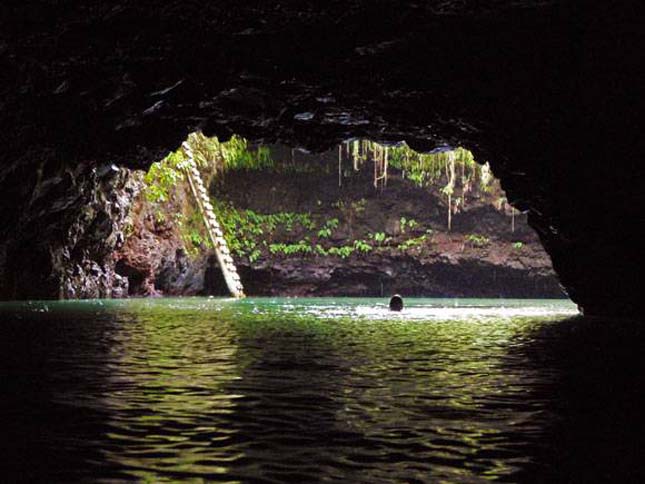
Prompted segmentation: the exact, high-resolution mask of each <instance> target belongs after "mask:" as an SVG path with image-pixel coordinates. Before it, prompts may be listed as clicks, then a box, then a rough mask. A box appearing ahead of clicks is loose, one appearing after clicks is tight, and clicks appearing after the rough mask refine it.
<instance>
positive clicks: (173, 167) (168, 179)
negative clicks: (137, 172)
mask: <svg viewBox="0 0 645 484" xmlns="http://www.w3.org/2000/svg"><path fill="white" fill-rule="evenodd" d="M182 160H183V158H182V155H181V154H180V153H179V152H177V153H171V154H169V155H168V156H167V157H166V158H164V159H163V160H161V161H158V162H156V163H153V164H152V165H151V166H150V169H149V170H148V173H146V175H145V177H144V178H143V181H144V183H145V187H144V192H145V196H146V199H147V200H148V201H149V202H151V203H164V202H167V201H168V200H169V198H170V193H171V192H172V190H174V188H175V186H176V185H177V183H179V182H180V181H182V180H183V179H184V175H183V173H182V172H181V171H180V170H179V169H178V166H180V164H181V162H182Z"/></svg>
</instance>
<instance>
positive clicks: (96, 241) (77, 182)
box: [0, 160, 141, 299]
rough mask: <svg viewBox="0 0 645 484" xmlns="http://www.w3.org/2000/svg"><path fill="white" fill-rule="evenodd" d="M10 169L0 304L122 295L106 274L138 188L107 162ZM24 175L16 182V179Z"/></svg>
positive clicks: (122, 284) (116, 280) (0, 250)
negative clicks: (11, 190) (11, 206)
mask: <svg viewBox="0 0 645 484" xmlns="http://www.w3.org/2000/svg"><path fill="white" fill-rule="evenodd" d="M21 168H22V167H20V166H16V167H14V170H15V171H14V172H12V173H9V174H8V176H12V177H14V180H13V187H14V190H15V191H17V192H18V194H16V193H15V192H14V193H12V195H15V198H13V200H12V199H7V200H5V201H6V202H9V203H11V202H12V201H13V202H14V203H15V201H16V200H20V199H19V198H18V196H17V195H22V196H24V199H23V201H26V200H28V201H27V202H26V203H25V204H24V205H19V206H18V207H15V208H14V209H13V210H7V211H6V212H5V216H6V215H10V216H11V224H10V225H7V226H3V229H4V230H3V235H4V237H3V238H2V241H3V242H2V244H1V245H0V254H1V257H0V268H1V269H2V279H1V281H2V283H1V284H0V295H1V296H2V297H3V298H4V299H41V298H43V299H49V298H52V297H63V298H95V297H123V296H126V295H127V294H128V280H127V278H123V277H121V276H120V275H119V274H117V273H116V272H115V271H114V258H113V253H114V252H115V250H117V249H118V248H119V247H120V246H121V245H122V244H123V242H124V240H125V235H124V233H123V228H124V222H125V219H126V217H127V215H128V212H129V210H130V206H131V204H132V202H133V200H134V198H135V197H136V195H137V193H138V191H139V189H140V187H141V186H140V183H139V182H138V181H137V179H136V177H132V176H131V174H130V171H129V170H127V169H123V168H119V167H117V166H116V165H113V164H97V165H95V166H92V165H85V164H79V165H76V166H73V167H69V166H67V165H61V164H57V163H55V162H54V161H52V160H45V161H43V162H42V163H40V164H39V165H37V169H36V170H34V172H31V171H30V172H27V173H22V170H21ZM23 175H24V176H23Z"/></svg>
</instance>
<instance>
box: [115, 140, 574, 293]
mask: <svg viewBox="0 0 645 484" xmlns="http://www.w3.org/2000/svg"><path fill="white" fill-rule="evenodd" d="M333 153H334V150H332V152H331V153H328V154H327V156H323V155H321V156H315V157H308V161H309V163H311V162H317V164H316V165H314V166H311V165H308V166H309V169H308V170H305V171H304V172H300V173H288V174H285V173H276V172H271V171H269V172H263V171H256V172H249V171H238V172H228V173H226V174H223V175H221V176H220V177H214V178H213V179H212V184H211V195H213V196H214V199H215V200H217V201H218V202H219V203H223V204H225V205H227V206H230V207H235V209H236V210H239V211H238V212H237V216H236V217H239V216H240V214H243V213H245V212H244V210H247V209H248V210H251V212H252V213H253V214H255V215H254V217H255V219H257V217H259V216H260V214H272V215H274V216H276V215H278V214H282V215H289V217H290V218H291V219H293V220H296V219H297V218H298V216H302V215H307V219H308V220H309V222H308V223H309V224H311V226H310V227H309V228H307V227H305V226H303V225H301V224H300V223H298V222H293V223H292V224H289V225H282V224H278V225H277V227H276V229H275V230H274V229H267V227H264V230H269V231H266V232H265V231H264V230H262V229H261V226H260V225H258V226H254V229H253V230H251V232H252V233H255V234H256V235H254V236H252V237H249V238H247V239H245V242H246V243H249V242H250V243H251V244H253V246H254V247H256V248H258V249H259V252H258V254H259V257H258V259H257V260H251V259H250V258H249V257H248V254H247V255H241V254H239V253H237V252H236V253H234V256H235V262H236V265H237V267H238V269H239V270H240V274H241V278H242V282H243V284H244V289H245V292H246V294H248V295H251V296H284V295H288V296H384V295H388V294H392V293H395V292H399V293H401V294H404V295H406V296H430V297H507V298H512V297H519V298H530V297H533V298H542V297H563V296H564V293H563V291H562V289H561V287H560V285H559V284H558V280H557V277H556V276H555V274H554V272H553V270H552V268H551V264H550V260H549V257H548V255H547V254H546V253H545V252H544V250H543V249H542V247H541V246H540V243H539V240H538V238H537V236H536V234H535V233H534V232H533V231H532V230H531V229H530V228H529V227H528V226H527V224H526V216H525V215H521V214H516V215H514V216H513V215H510V214H509V213H506V212H505V211H504V210H502V209H500V208H498V207H496V206H495V205H494V201H496V200H497V198H498V197H499V195H500V194H499V192H498V189H497V188H496V187H494V186H490V187H488V188H487V190H488V191H484V190H482V191H480V190H472V191H471V192H469V193H468V195H467V196H466V200H467V201H464V202H463V203H464V205H463V206H462V207H461V208H460V209H459V210H458V211H457V212H456V213H454V214H453V217H452V230H451V231H448V230H447V226H446V223H447V220H446V210H447V206H446V202H445V200H444V199H443V198H445V197H443V198H442V196H441V184H437V185H436V186H433V187H427V188H420V187H418V186H416V185H415V184H414V183H413V182H411V181H409V180H406V179H403V178H402V177H401V174H400V172H397V171H396V170H391V171H390V176H389V181H388V186H387V188H384V189H381V188H380V189H378V190H375V189H374V187H373V185H372V179H371V173H370V172H371V170H370V169H369V167H367V168H368V169H364V170H361V171H354V170H353V169H350V173H348V174H347V176H346V177H345V178H344V179H343V180H342V183H341V186H339V184H338V178H337V175H336V174H335V173H334V171H335V166H334V164H333V163H332V165H331V166H332V167H333V168H334V169H333V170H325V169H324V168H327V167H328V166H329V161H332V162H333V161H335V159H334V156H331V155H333ZM276 156H280V154H279V152H277V153H276ZM287 156H288V155H287ZM326 158H331V160H330V159H326ZM302 162H303V163H304V162H305V160H302ZM321 169H322V171H321ZM294 187H298V189H294ZM339 200H342V201H344V203H345V204H346V205H347V206H349V205H352V204H354V205H355V206H360V210H357V212H356V213H354V212H352V213H351V215H350V214H348V213H344V212H343V210H346V209H343V210H341V209H340V208H339V206H338V201H339ZM228 210H230V209H228ZM177 214H181V216H179V217H178V216H177ZM195 215H196V212H195V206H194V202H193V201H192V198H191V195H190V191H189V190H188V187H186V186H185V183H181V184H179V185H178V187H177V189H176V191H175V192H174V194H173V196H172V197H171V199H170V200H169V201H168V202H167V203H165V204H164V205H161V206H160V205H154V204H151V203H149V202H147V201H146V198H145V197H144V196H139V197H138V199H137V201H136V202H135V204H134V208H133V210H132V212H131V214H130V219H129V222H128V224H129V225H130V227H131V229H130V230H128V234H129V235H128V238H127V240H126V242H125V244H124V246H123V248H122V249H121V250H120V251H119V252H118V253H117V254H116V256H115V258H116V260H117V264H116V271H117V273H119V274H120V275H122V276H123V277H126V278H127V279H128V280H129V295H130V296H151V295H173V296H177V295H190V296H193V295H227V294H228V291H227V289H226V285H225V283H224V280H223V277H222V274H221V272H220V270H219V268H218V267H217V264H216V261H215V258H214V257H213V256H212V254H211V251H210V250H209V249H208V248H207V247H206V246H204V245H202V246H200V247H194V246H193V245H192V244H191V243H190V242H188V241H187V240H186V238H182V229H181V224H179V223H177V222H176V221H177V220H183V221H185V220H187V219H188V218H190V217H194V216H195ZM229 216H230V215H229ZM402 216H404V217H406V219H405V220H406V221H408V220H409V221H413V223H414V228H410V227H408V228H407V229H406V228H402V226H401V219H400V217H402ZM197 218H198V220H199V217H197ZM236 219H237V218H236ZM332 219H333V220H336V222H337V223H338V226H337V228H335V229H334V230H333V231H330V234H329V235H328V236H324V237H320V236H317V235H316V233H317V231H318V229H319V228H321V227H323V226H324V223H325V222H326V221H329V220H332ZM237 220H238V222H239V219H237ZM339 220H340V221H339ZM238 222H236V223H238ZM220 223H223V220H222V219H220ZM236 226H237V225H236ZM249 229H250V226H246V227H245V228H243V227H242V226H237V230H238V231H239V232H238V233H236V237H238V238H239V237H242V236H243V235H242V234H244V233H247V232H248V231H249ZM257 229H260V230H257ZM184 230H185V228H184ZM382 231H384V232H382ZM374 233H381V234H382V235H383V238H384V239H385V237H387V241H384V243H379V242H377V241H375V240H374V239H373V238H370V234H372V236H373V234H374ZM257 234H261V235H257ZM184 235H185V234H184ZM202 236H205V234H203V233H202ZM357 240H363V241H364V242H365V243H369V244H371V245H370V250H369V251H367V252H360V251H358V250H355V251H354V252H353V253H352V254H351V255H350V256H348V257H340V256H334V255H320V254H319V253H308V254H295V255H287V254H285V253H280V252H275V253H274V252H272V251H270V250H269V244H270V243H273V242H280V243H284V244H295V243H298V242H299V241H306V243H307V244H309V245H310V246H314V245H316V244H322V245H323V246H325V247H327V248H330V247H336V248H338V247H343V246H344V247H353V246H354V243H355V241H357ZM406 241H413V242H414V244H409V248H406V249H401V246H400V244H405V243H406ZM187 242H188V243H189V246H188V248H187V247H186V246H185V244H186V243H187ZM188 251H190V252H191V253H190V254H189V253H188Z"/></svg>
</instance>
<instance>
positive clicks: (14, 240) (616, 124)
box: [0, 0, 645, 315]
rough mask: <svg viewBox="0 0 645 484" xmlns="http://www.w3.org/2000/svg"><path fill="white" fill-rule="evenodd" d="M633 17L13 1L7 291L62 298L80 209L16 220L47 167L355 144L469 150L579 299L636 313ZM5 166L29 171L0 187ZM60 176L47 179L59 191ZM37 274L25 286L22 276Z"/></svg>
mask: <svg viewBox="0 0 645 484" xmlns="http://www.w3.org/2000/svg"><path fill="white" fill-rule="evenodd" d="M641 11H642V5H641V3H639V2H636V1H628V2H622V3H621V5H620V6H617V5H614V4H610V3H606V2H605V3H602V2H595V3H589V4H586V5H585V6H580V5H579V4H575V3H571V4H568V3H565V4H563V3H562V2H544V1H531V0H526V1H508V2H504V1H491V2H479V1H450V0H449V1H445V2H416V3H414V2H413V3H410V2H403V3H402V2H398V1H396V2H395V1H389V0H386V1H383V2H372V1H363V0H355V1H351V2H329V3H326V4H325V5H323V6H321V5H320V4H319V3H315V2H307V1H305V2H301V1H298V2H295V1H286V2H280V4H268V3H262V2H235V4H234V5H233V4H232V3H230V2H226V1H216V2H209V3H207V4H195V3H191V2H181V1H174V2H170V3H168V2H156V1H152V2H133V1H119V2H116V3H115V2H112V3H110V4H106V3H101V2H96V1H93V0H84V1H76V2H68V3H66V4H65V5H64V6H63V5H61V3H60V2H51V1H40V2H28V3H24V4H22V5H20V6H9V7H7V8H5V9H3V12H2V16H0V67H1V69H0V80H1V82H0V133H2V134H3V135H4V140H3V141H4V143H3V159H4V161H3V167H2V173H3V174H1V175H0V180H1V183H2V191H3V198H5V197H7V196H9V197H13V195H14V194H15V193H16V192H21V191H25V190H26V192H27V193H26V194H24V193H23V195H25V196H22V197H16V198H11V199H10V200H8V201H7V199H6V198H5V200H3V207H2V212H1V215H0V217H1V219H0V220H1V222H2V230H3V238H2V240H3V246H4V247H5V248H4V249H3V251H4V258H5V260H8V261H10V262H11V264H13V265H12V266H11V267H10V266H9V265H7V266H6V267H5V272H6V273H7V274H8V282H5V285H6V286H8V287H9V289H8V290H6V291H5V292H4V293H3V294H4V295H6V296H8V297H26V296H28V295H29V294H35V293H38V294H40V295H42V296H43V297H44V296H47V297H56V296H57V295H58V294H59V292H60V291H59V289H60V288H59V284H58V282H56V281H55V280H56V278H55V277H54V278H53V279H52V278H50V277H49V276H48V274H51V273H52V272H51V271H52V269H51V268H50V267H49V265H51V264H58V262H56V261H55V260H53V259H56V260H58V259H57V258H56V257H54V258H53V259H52V257H50V255H49V248H48V247H46V246H47V245H49V243H50V242H51V245H53V246H54V247H57V246H59V245H60V243H59V240H61V238H62V237H63V235H62V233H66V232H67V230H68V229H69V227H70V226H71V225H74V224H73V222H70V220H79V218H82V216H81V214H82V212H83V211H84V210H85V206H84V205H83V200H84V199H82V198H81V199H78V200H76V201H74V202H73V203H72V204H71V205H69V206H67V208H66V209H65V210H64V211H63V212H64V213H63V212H59V213H57V215H56V216H55V217H51V218H50V219H49V220H42V224H40V225H37V224H19V225H20V226H17V225H16V219H17V218H21V219H22V218H25V219H29V218H31V217H30V216H29V215H26V214H29V213H31V208H30V196H29V193H28V192H29V190H30V187H32V186H33V184H30V183H31V182H30V180H32V179H33V177H34V176H35V173H36V172H37V170H38V163H39V162H40V161H42V160H43V159H46V158H51V157H52V154H53V158H55V159H56V160H59V161H60V162H61V163H65V164H66V170H71V171H72V172H75V171H76V170H80V171H81V172H85V171H86V170H88V169H89V167H90V166H91V165H90V163H88V160H95V161H96V162H97V163H110V162H114V163H117V164H125V165H128V166H131V167H134V166H143V165H146V164H147V163H149V162H150V161H152V160H155V159H159V158H160V157H161V155H162V154H164V153H165V152H166V151H167V150H168V149H174V148H176V147H177V146H178V145H179V143H180V141H181V140H182V139H184V138H185V136H186V135H187V133H188V132H190V131H194V130H196V129H202V130H203V131H204V132H205V133H206V134H209V135H210V134H216V135H218V136H219V137H220V138H222V139H226V138H227V137H228V135H230V134H231V133H233V132H236V133H239V134H241V135H242V136H245V137H246V138H249V139H255V140H261V139H264V140H276V139H279V140H282V141H283V142H285V144H289V145H292V146H304V147H307V148H310V149H323V148H325V147H328V146H331V145H333V144H335V143H336V142H337V141H339V140H341V139H345V138H348V137H352V136H363V137H367V138H371V139H374V140H382V141H388V140H391V141H396V140H401V139H405V140H407V141H408V142H409V144H410V145H411V146H412V147H415V148H420V149H431V148H433V147H435V146H436V145H438V144H443V143H448V144H452V145H462V146H466V147H468V148H470V149H472V150H473V151H474V152H475V155H476V158H477V159H479V160H488V161H490V163H491V165H492V167H493V171H494V172H495V174H496V175H497V176H498V177H499V178H500V179H501V180H502V183H503V186H504V189H505V190H506V192H507V194H508V196H509V199H510V200H511V202H512V203H513V204H515V206H516V207H518V208H520V209H522V210H528V211H529V223H530V224H531V226H532V227H534V228H535V229H536V230H537V231H538V233H539V236H540V238H541V240H542V242H543V244H544V246H545V248H546V249H547V251H548V253H549V254H550V256H551V257H552V259H553V265H554V268H555V269H556V271H557V272H558V274H559V276H560V278H561V281H562V283H563V284H564V285H565V286H566V288H567V291H568V293H569V294H570V296H571V297H572V298H573V300H574V301H576V302H577V303H579V304H580V305H581V306H583V307H584V308H585V310H586V311H587V312H589V313H596V314H602V313H606V314H611V315H615V314H625V315H635V314H639V313H640V314H642V310H643V309H644V308H643V298H642V297H641V295H640V287H641V284H640V282H641V275H640V271H639V269H638V268H639V267H641V266H643V265H645V264H644V262H645V261H644V260H643V257H644V256H643V252H642V250H641V244H640V239H639V235H637V234H638V233H639V230H637V227H635V226H634V224H635V223H636V224H638V226H640V225H642V223H641V222H640V220H641V217H640V211H641V207H642V206H643V193H645V190H643V189H642V181H641V180H642V176H640V175H641V172H642V169H641V168H640V165H639V164H638V163H637V162H635V161H634V160H637V159H638V156H639V153H640V151H641V150H640V149H639V148H638V140H640V138H641V136H640V133H639V129H640V126H641V122H640V116H641V114H640V111H639V110H638V109H637V108H636V103H635V102H634V100H636V99H638V98H639V94H640V90H641V79H640V78H641V77H642V76H641V75H640V73H641V72H642V55H641V52H640V50H639V48H638V47H637V46H638V45H640V42H639V41H638V38H640V35H641V33H640V32H641V25H640V21H639V19H640V17H641V16H640V15H639V14H640V12H641ZM8 166H9V167H11V166H14V167H16V168H15V170H14V171H15V172H21V173H22V175H23V176H20V177H18V178H16V177H6V176H4V172H6V170H7V169H9V170H11V169H12V168H7V167H8ZM56 173H58V171H52V172H47V173H45V174H44V178H43V180H44V181H45V182H47V181H51V183H52V184H53V185H55V184H58V183H59V182H58V181H57V180H58V179H57V178H56ZM61 182H62V181H61ZM14 184H19V185H20V187H18V186H14ZM55 201H56V197H54V196H52V198H51V199H49V202H48V203H50V204H54V203H55ZM83 233H84V234H86V232H83ZM41 237H46V238H48V239H49V238H51V240H48V241H47V242H40V243H39V244H38V243H37V242H38V239H39V238H41ZM30 244H35V245H34V248H33V249H30V248H29V247H30ZM99 245H100V244H99ZM43 246H45V247H43ZM53 250H54V251H56V250H58V249H53ZM16 251H18V252H16ZM20 251H23V252H20ZM25 252H26V253H29V254H32V255H33V257H26V256H25ZM99 252H101V250H99ZM16 256H19V257H16ZM78 257H79V258H78V259H76V256H75V255H73V256H72V259H70V263H71V264H72V265H74V264H76V265H77V266H83V263H81V262H82V260H83V259H82V256H80V255H79V256H78ZM37 273H40V275H39V276H38V279H37V280H38V281H39V283H38V284H37V286H38V289H34V284H33V282H34V281H35V280H36V279H33V278H32V276H24V277H23V276H22V274H34V277H35V274H37ZM59 282H60V281H59Z"/></svg>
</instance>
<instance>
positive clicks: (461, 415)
mask: <svg viewBox="0 0 645 484" xmlns="http://www.w3.org/2000/svg"><path fill="white" fill-rule="evenodd" d="M386 303H387V301H381V300H366V299H342V300H338V299H335V300H334V299H248V300H244V301H232V300H221V299H220V300H217V299H182V300H177V299H175V300H133V301H90V302H67V303H47V304H45V303H32V304H4V305H2V306H1V307H0V315H1V316H2V321H3V322H2V324H1V325H0V337H1V338H2V343H0V344H1V349H2V353H1V355H2V356H0V363H1V364H2V366H1V367H0V368H1V373H0V374H1V375H2V381H3V382H6V383H5V386H6V392H5V394H4V396H3V397H2V399H1V400H0V401H1V403H0V405H1V406H0V409H1V410H2V419H3V421H2V426H3V428H4V429H6V431H5V435H6V437H8V438H9V442H10V445H9V446H7V448H8V449H9V451H8V453H6V455H5V459H6V462H5V463H4V464H5V465H4V468H5V469H6V474H5V475H6V476H7V477H11V478H18V477H21V478H27V479H34V480H73V479H81V480H82V479H88V478H103V479H108V480H109V479H127V478H130V479H132V478H135V479H140V480H150V481H155V482H158V481H164V480H169V481H172V480H177V479H190V478H205V479H207V480H209V481H211V480H213V481H218V480H221V481H227V482H230V481H243V482H247V481H254V482H255V481H264V482H284V481H294V482H313V481H319V480H338V481H345V482H428V481H442V480H443V481H449V482H465V481H472V480H480V479H488V478H502V479H506V480H511V481H512V480H529V479H537V478H549V479H555V478H558V477H562V476H564V475H567V477H568V478H571V477H575V475H574V474H575V472H576V469H577V467H576V461H575V458H579V456H580V453H578V452H576V451H573V450H572V449H571V447H574V448H575V445H574V444H575V442H573V441H572V440H575V439H576V438H577V435H578V434H579V433H580V432H581V429H582V428H583V427H584V425H583V424H581V422H580V421H579V419H577V417H579V416H578V415H577V414H576V412H575V411H574V410H575V408H577V407H575V406H576V405H578V403H577V402H578V399H579V396H580V395H579V392H578V393H575V394H570V395H569V394H566V395H565V393H566V392H565V391H564V390H565V389H566V388H567V387H566V386H563V385H564V383H563V382H566V384H567V385H572V383H571V381H569V379H570V377H571V375H575V372H576V371H580V370H581V368H582V367H583V366H584V365H585V364H587V363H586V361H585V360H584V355H583V356H581V357H582V358H583V360H582V362H581V361H577V360H575V361H574V362H573V364H572V363H571V361H570V359H569V356H570V354H569V351H570V348H569V347H568V346H566V345H570V346H575V345H576V344H578V341H579V340H580V339H579V338H575V342H573V341H572V339H571V334H584V335H586V337H587V340H585V341H586V343H587V345H586V346H585V345H584V344H583V345H582V346H580V348H581V351H583V352H585V354H587V356H588V353H589V351H592V352H593V351H596V356H598V354H599V353H598V352H597V350H594V348H595V347H594V345H593V344H592V343H591V342H593V341H595V340H594V337H593V336H589V333H585V332H584V331H588V328H593V327H594V324H595V325H596V326H598V323H589V322H587V321H585V320H583V319H582V318H571V316H573V315H575V314H576V312H575V308H574V306H573V305H571V303H568V302H564V301H552V300H550V301H504V302H500V301H498V300H495V301H492V300H462V301H455V300H410V301H406V303H407V306H406V309H405V311H404V312H403V313H400V314H392V313H389V312H388V311H387V306H386ZM567 317H568V318H569V319H566V318H567ZM602 327H606V326H602ZM580 328H587V329H585V330H581V329H580ZM576 331H582V333H576ZM612 334H615V333H612ZM605 336H606V335H605ZM609 339H610V338H609ZM630 341H632V342H633V341H634V340H633V339H630ZM563 345H565V346H564V347H563ZM621 345H623V346H624V345H625V341H622V340H621ZM605 356H606V355H605ZM600 361H601V362H604V363H606V362H605V361H604V360H603V359H602V358H601V360H600ZM614 363H615V361H614ZM623 363H625V362H623ZM597 365H598V362H597V361H596V363H595V364H594V365H592V366H593V367H594V368H595V369H596V370H599V368H597ZM611 378H614V380H615V376H612V377H610V376H609V375H606V374H605V375H602V378H601V379H600V381H598V382H597V386H598V388H597V389H596V391H599V389H600V388H603V385H604V384H606V383H607V382H608V381H609V380H611ZM590 381H594V382H595V380H594V379H593V378H591V380H590ZM583 383H584V382H583ZM576 385H577V386H578V387H580V386H581V382H580V379H579V378H577V379H576V381H575V382H574V384H573V385H572V388H575V387H576ZM578 390H580V391H583V390H587V391H588V390H589V388H587V386H585V385H582V388H578ZM563 395H565V396H564V397H563ZM604 396H605V397H607V395H604ZM590 397H591V396H590ZM596 403H599V402H598V401H597V402H596ZM605 403H606V402H602V404H603V405H605ZM571 405H573V406H574V407H575V408H574V409H573V410H572V408H571ZM592 408H596V407H594V406H593V405H592ZM596 419H597V421H600V420H601V419H600V418H599V417H597V416H596ZM585 422H586V421H585ZM622 423H623V424H627V422H624V421H623V422H622ZM632 437H634V436H632ZM560 438H562V439H564V440H560ZM554 439H556V440H555V441H554ZM567 439H568V440H567ZM592 440H593V438H592ZM558 442H566V443H567V446H566V448H565V447H559V446H558ZM633 444H634V440H633V439H632V440H631V441H629V442H624V443H623V445H622V446H621V447H620V448H621V449H623V450H622V451H621V453H620V455H621V456H622V457H623V460H625V459H629V449H631V447H630V445H633ZM586 445H587V449H586V453H585V455H587V456H589V455H593V452H594V450H598V449H595V448H594V446H593V445H590V444H588V443H587V444H586ZM636 455H637V454H636V453H634V455H633V456H632V457H635V456H636ZM625 456H627V457H625ZM616 458H617V459H618V458H619V457H618V456H617V457H616ZM572 459H574V460H573V461H572ZM629 462H631V461H629V460H628V461H626V462H623V463H622V464H623V465H628V464H629ZM614 470H616V469H614ZM582 472H584V471H582ZM608 475H611V472H610V474H608Z"/></svg>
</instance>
